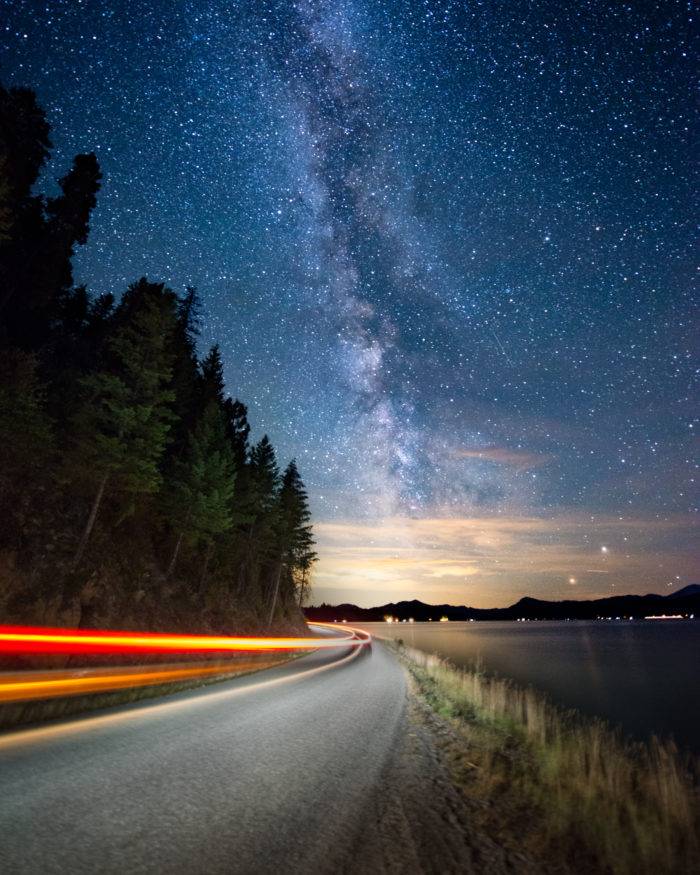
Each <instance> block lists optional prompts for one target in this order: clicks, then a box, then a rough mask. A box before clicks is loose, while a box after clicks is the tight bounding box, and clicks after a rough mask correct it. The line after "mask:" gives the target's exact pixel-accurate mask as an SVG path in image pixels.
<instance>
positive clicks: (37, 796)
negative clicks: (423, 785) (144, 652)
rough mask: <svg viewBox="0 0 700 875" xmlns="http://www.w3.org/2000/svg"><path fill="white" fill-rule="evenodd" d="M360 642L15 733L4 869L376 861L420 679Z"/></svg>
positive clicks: (5, 777) (1, 786) (242, 869)
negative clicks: (376, 834)
mask: <svg viewBox="0 0 700 875" xmlns="http://www.w3.org/2000/svg"><path fill="white" fill-rule="evenodd" d="M350 652H351V651H349V650H348V649H340V648H339V650H338V651H321V652H316V653H312V654H310V655H308V656H304V657H303V658H301V659H298V660H295V661H293V662H292V663H289V664H287V665H285V666H282V667H279V668H276V669H272V670H270V671H266V672H264V673H261V674H258V675H251V676H248V677H244V678H239V679H237V680H233V681H229V682H226V683H223V684H217V685H215V686H212V687H209V688H207V689H205V690H198V691H195V692H188V693H180V694H177V695H173V696H170V697H168V698H167V699H161V700H158V701H157V702H155V703H152V704H146V705H144V704H143V703H139V704H137V705H131V706H126V707H122V708H115V709H110V710H109V711H108V712H102V713H100V714H98V715H91V716H88V717H86V718H83V719H80V720H73V721H71V722H68V723H64V724H58V725H56V726H49V727H45V728H40V729H38V730H34V731H32V730H28V731H25V732H18V733H13V734H11V735H9V736H0V871H2V872H4V873H7V875H11V873H12V875H14V873H17V875H19V873H37V875H38V873H57V872H60V873H68V872H70V873H91V875H92V873H98V872H100V873H102V872H104V873H220V872H221V873H223V872H225V873H258V872H260V873H263V872H264V873H268V872H302V871H303V872H313V873H317V872H331V871H333V872H338V871H350V870H351V869H355V870H356V869H357V868H360V869H361V868H363V861H362V849H363V847H365V846H368V845H369V844H371V843H372V842H371V839H372V831H373V830H374V829H375V825H374V822H375V819H376V818H375V815H376V805H377V794H378V793H381V786H380V783H381V780H382V776H383V773H384V771H385V769H386V767H387V764H388V763H389V761H390V760H391V758H392V755H393V752H394V751H395V750H396V748H397V745H399V744H400V741H401V736H402V734H403V733H404V732H405V719H406V717H405V710H406V682H405V678H404V675H403V672H402V670H401V668H400V667H399V665H398V663H397V662H396V661H395V660H394V659H393V657H391V656H390V655H389V654H388V653H387V652H386V651H384V649H383V648H382V647H380V646H376V645H375V647H374V648H373V650H372V651H371V652H367V653H362V654H360V655H359V656H358V657H357V658H356V659H345V657H347V656H348V655H349V653H350ZM334 662H335V663H337V662H342V664H338V665H332V663H334ZM316 669H320V670H318V671H316ZM368 853H369V852H368ZM372 868H373V867H372ZM365 871H367V869H365Z"/></svg>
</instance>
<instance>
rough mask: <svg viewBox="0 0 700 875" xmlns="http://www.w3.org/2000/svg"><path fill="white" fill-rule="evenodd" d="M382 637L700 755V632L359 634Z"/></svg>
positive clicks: (418, 628)
mask: <svg viewBox="0 0 700 875" xmlns="http://www.w3.org/2000/svg"><path fill="white" fill-rule="evenodd" d="M356 625H359V626H361V628H363V629H365V628H366V629H367V630H368V631H370V632H371V633H372V634H374V635H376V636H377V637H392V638H402V639H403V640H404V642H405V643H406V644H408V645H411V646H412V647H417V648H419V649H420V650H425V651H428V652H431V653H439V654H440V655H441V656H446V657H448V658H449V659H450V660H451V661H452V662H453V663H455V664H456V665H462V666H468V667H471V666H473V664H474V662H475V661H476V660H480V661H481V664H482V665H483V667H484V669H486V670H487V671H490V672H495V673H497V674H499V675H501V676H503V677H508V678H511V679H513V680H515V681H517V682H518V683H519V684H521V685H524V686H527V685H531V686H532V687H535V688H537V689H539V690H541V691H542V692H544V693H546V694H547V695H548V696H549V698H550V699H551V700H552V701H553V702H556V703H557V704H559V705H563V706H564V707H567V708H577V709H578V710H579V711H581V712H583V713H585V714H589V715H592V716H598V717H603V718H605V719H606V720H607V721H608V722H610V723H612V724H614V725H619V726H621V727H622V729H623V730H624V731H625V732H626V733H628V734H630V735H633V736H635V737H636V738H640V739H645V738H648V736H649V735H650V734H652V733H655V734H656V735H658V736H660V737H664V738H666V737H669V736H672V737H673V738H674V739H675V740H676V742H677V743H678V745H679V746H681V747H684V748H687V749H690V750H693V751H694V752H696V753H700V622H698V621H692V620H679V621H675V620H666V621H646V622H644V621H619V622H617V621H605V622H600V621H599V622H583V621H579V622H529V623H512V622H511V623H507V622H503V623H501V622H474V623H400V624H395V625H393V624H388V623H363V624H356Z"/></svg>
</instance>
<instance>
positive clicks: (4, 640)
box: [0, 623, 370, 654]
mask: <svg viewBox="0 0 700 875" xmlns="http://www.w3.org/2000/svg"><path fill="white" fill-rule="evenodd" d="M312 625H313V626H321V627H327V628H331V629H337V628H338V627H336V626H333V625H332V624H330V623H313V624H312ZM369 641H370V636H369V635H367V633H364V632H362V631H361V630H356V629H353V628H351V627H350V626H345V627H344V628H343V629H342V635H340V636H338V637H334V638H292V637H287V638H252V637H250V638H248V637H226V636H215V635H162V634H154V633H147V632H111V631H109V632H105V631H101V630H93V629H89V630H86V629H49V628H42V627H35V626H0V653H69V654H88V653H102V654H106V653H109V654H122V653H173V652H178V653H217V652H219V653H224V652H231V651H242V652H265V651H271V650H318V649H319V648H325V647H346V646H348V645H350V646H352V647H355V646H360V645H363V644H368V643H369Z"/></svg>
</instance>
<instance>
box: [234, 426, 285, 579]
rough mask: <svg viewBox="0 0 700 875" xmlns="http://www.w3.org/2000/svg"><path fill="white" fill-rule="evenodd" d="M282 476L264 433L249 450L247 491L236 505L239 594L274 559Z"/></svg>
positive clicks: (246, 478) (246, 476)
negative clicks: (239, 537) (240, 528)
mask: <svg viewBox="0 0 700 875" xmlns="http://www.w3.org/2000/svg"><path fill="white" fill-rule="evenodd" d="M279 479H280V475H279V468H278V467H277V458H276V456H275V451H274V448H273V446H272V444H271V443H270V439H269V438H268V436H267V435H263V437H262V438H261V440H260V441H259V442H258V443H257V444H255V446H254V447H253V448H252V449H251V451H250V461H249V464H248V465H247V467H246V470H245V492H244V493H242V494H241V495H240V500H239V502H238V506H237V509H238V512H239V514H240V517H241V519H242V521H243V522H242V531H241V541H242V544H241V546H242V551H241V553H242V555H241V557H240V564H239V577H238V592H239V594H240V593H241V592H242V591H243V590H244V589H245V588H246V587H247V588H250V587H251V586H252V585H254V584H255V583H256V582H257V581H258V580H259V577H260V574H261V571H262V570H263V566H264V565H265V563H267V562H269V561H270V560H271V559H272V558H273V555H274V537H275V515H276V512H277V493H278V490H279Z"/></svg>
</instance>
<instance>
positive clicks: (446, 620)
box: [440, 617, 450, 623]
mask: <svg viewBox="0 0 700 875" xmlns="http://www.w3.org/2000/svg"><path fill="white" fill-rule="evenodd" d="M440 622H441V623H449V622H450V618H449V617H440Z"/></svg>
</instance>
